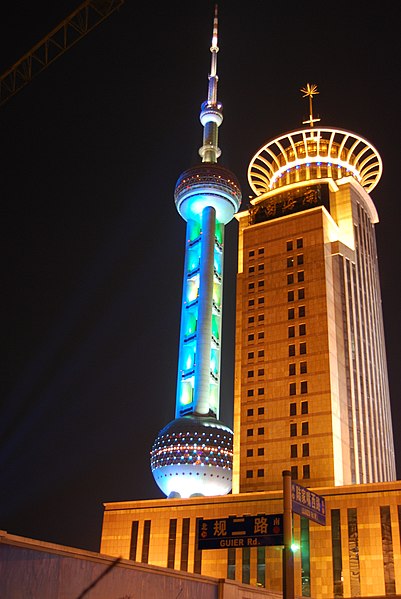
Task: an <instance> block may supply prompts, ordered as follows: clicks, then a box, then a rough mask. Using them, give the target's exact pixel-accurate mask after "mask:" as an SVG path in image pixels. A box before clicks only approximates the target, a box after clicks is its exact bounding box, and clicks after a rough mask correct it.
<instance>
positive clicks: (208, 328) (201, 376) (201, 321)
mask: <svg viewBox="0 0 401 599" xmlns="http://www.w3.org/2000/svg"><path fill="white" fill-rule="evenodd" d="M215 227H216V211H215V209H214V208H212V207H211V206H207V207H206V208H204V209H203V213H202V239H201V265H200V280H201V285H200V288H199V299H198V333H197V343H196V365H195V389H194V412H196V413H197V414H208V413H209V392H210V354H211V341H212V302H213V277H214V239H215V237H214V231H215Z"/></svg>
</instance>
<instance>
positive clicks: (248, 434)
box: [246, 428, 253, 437]
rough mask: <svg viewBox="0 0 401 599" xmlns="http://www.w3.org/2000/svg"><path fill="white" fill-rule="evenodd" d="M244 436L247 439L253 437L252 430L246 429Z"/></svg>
mask: <svg viewBox="0 0 401 599" xmlns="http://www.w3.org/2000/svg"><path fill="white" fill-rule="evenodd" d="M246 436H247V437H253V428H248V429H247V431H246Z"/></svg>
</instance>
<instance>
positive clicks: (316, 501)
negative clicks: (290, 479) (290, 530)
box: [291, 483, 326, 526]
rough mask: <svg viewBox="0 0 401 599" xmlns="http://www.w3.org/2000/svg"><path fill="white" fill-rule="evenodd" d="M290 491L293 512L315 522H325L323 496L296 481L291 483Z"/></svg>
mask: <svg viewBox="0 0 401 599" xmlns="http://www.w3.org/2000/svg"><path fill="white" fill-rule="evenodd" d="M291 492H292V511H293V512H295V513H296V514H299V515H300V516H304V517H305V518H309V520H313V521H314V522H316V523H317V524H322V525H323V526H324V525H325V524H326V502H325V500H324V498H323V497H321V496H320V495H317V494H316V493H313V492H312V491H309V489H305V487H301V485H298V484H297V483H292V484H291Z"/></svg>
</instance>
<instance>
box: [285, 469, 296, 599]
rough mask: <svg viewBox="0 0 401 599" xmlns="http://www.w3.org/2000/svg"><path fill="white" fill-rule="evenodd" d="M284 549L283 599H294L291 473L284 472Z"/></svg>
mask: <svg viewBox="0 0 401 599" xmlns="http://www.w3.org/2000/svg"><path fill="white" fill-rule="evenodd" d="M283 504H284V506H283V507H284V510H283V511H284V514H283V517H284V548H283V599H294V554H293V552H292V549H291V545H292V496H291V472H290V471H289V470H283Z"/></svg>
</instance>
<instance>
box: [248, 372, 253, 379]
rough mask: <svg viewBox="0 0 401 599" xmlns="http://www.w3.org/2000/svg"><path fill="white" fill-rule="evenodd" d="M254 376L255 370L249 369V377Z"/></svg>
mask: <svg viewBox="0 0 401 599" xmlns="http://www.w3.org/2000/svg"><path fill="white" fill-rule="evenodd" d="M252 377H253V370H248V378H249V379H250V378H252Z"/></svg>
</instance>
